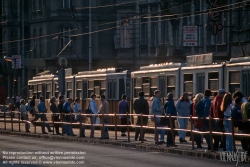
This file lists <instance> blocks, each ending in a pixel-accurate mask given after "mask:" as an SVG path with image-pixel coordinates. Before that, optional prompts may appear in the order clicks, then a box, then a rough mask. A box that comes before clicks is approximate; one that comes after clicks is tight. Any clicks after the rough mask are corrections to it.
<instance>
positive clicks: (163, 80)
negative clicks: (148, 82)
mask: <svg viewBox="0 0 250 167" xmlns="http://www.w3.org/2000/svg"><path fill="white" fill-rule="evenodd" d="M159 90H160V91H161V97H165V96H166V92H165V90H166V77H165V76H160V77H159Z"/></svg>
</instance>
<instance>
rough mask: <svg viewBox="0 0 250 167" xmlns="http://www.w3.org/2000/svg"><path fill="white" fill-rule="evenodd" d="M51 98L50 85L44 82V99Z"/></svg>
mask: <svg viewBox="0 0 250 167" xmlns="http://www.w3.org/2000/svg"><path fill="white" fill-rule="evenodd" d="M49 98H51V85H50V84H46V99H49Z"/></svg>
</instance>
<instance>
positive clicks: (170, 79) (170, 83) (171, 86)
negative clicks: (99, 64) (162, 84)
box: [167, 76, 175, 94]
mask: <svg viewBox="0 0 250 167" xmlns="http://www.w3.org/2000/svg"><path fill="white" fill-rule="evenodd" d="M169 92H172V93H173V94H175V76H167V93H169Z"/></svg>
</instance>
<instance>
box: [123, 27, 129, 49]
mask: <svg viewBox="0 0 250 167" xmlns="http://www.w3.org/2000/svg"><path fill="white" fill-rule="evenodd" d="M121 47H122V48H129V47H130V28H129V27H128V26H127V27H122V28H121Z"/></svg>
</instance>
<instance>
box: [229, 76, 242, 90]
mask: <svg viewBox="0 0 250 167" xmlns="http://www.w3.org/2000/svg"><path fill="white" fill-rule="evenodd" d="M235 91H240V71H230V72H229V92H235Z"/></svg>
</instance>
